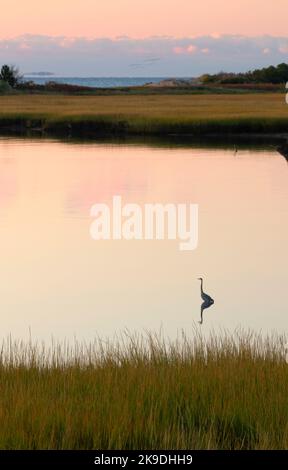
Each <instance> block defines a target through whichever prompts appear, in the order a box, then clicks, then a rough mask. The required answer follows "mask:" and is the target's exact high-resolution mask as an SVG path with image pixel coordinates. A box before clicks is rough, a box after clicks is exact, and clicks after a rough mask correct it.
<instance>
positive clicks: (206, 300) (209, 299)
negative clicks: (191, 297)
mask: <svg viewBox="0 0 288 470" xmlns="http://www.w3.org/2000/svg"><path fill="white" fill-rule="evenodd" d="M198 280H199V281H201V297H202V299H203V303H202V305H201V320H200V321H199V323H200V325H202V323H203V311H204V310H205V309H206V308H209V307H211V305H213V304H214V300H213V299H212V297H210V295H208V294H205V292H204V291H203V278H202V277H198Z"/></svg>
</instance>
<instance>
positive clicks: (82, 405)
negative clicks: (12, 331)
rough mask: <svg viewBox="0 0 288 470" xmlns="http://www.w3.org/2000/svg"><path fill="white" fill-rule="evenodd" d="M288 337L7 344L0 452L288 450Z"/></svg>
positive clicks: (1, 360)
mask: <svg viewBox="0 0 288 470" xmlns="http://www.w3.org/2000/svg"><path fill="white" fill-rule="evenodd" d="M285 343H286V339H285V337H283V336H282V337H279V336H270V337H266V338H264V337H262V336H260V335H255V334H253V333H244V332H239V333H237V332H236V333H234V334H233V335H228V334H222V335H221V336H217V335H212V336H211V337H210V338H208V339H207V340H205V339H204V338H203V337H201V336H200V335H199V334H197V333H194V334H193V335H192V336H191V337H190V338H188V337H187V336H185V335H183V336H181V337H180V338H179V339H178V340H176V341H173V342H171V341H170V342H169V341H167V340H164V339H163V338H162V337H161V335H160V336H159V335H158V336H157V335H153V334H147V335H144V336H141V335H138V336H137V335H127V334H126V335H124V336H123V337H122V338H120V339H115V340H114V341H112V342H105V341H104V342H102V341H100V340H96V341H95V342H94V343H92V344H84V343H77V342H75V344H73V345H69V344H68V343H62V344H59V343H54V344H52V345H51V347H50V348H47V346H43V345H41V344H40V345H39V344H38V345H37V344H33V343H32V342H29V343H21V342H13V341H11V340H10V339H9V340H7V341H6V342H4V343H3V345H2V348H1V354H0V416H1V427H0V448H1V449H93V448H94V449H95V448H97V449H287V448H288V406H287V400H288V399H287V397H288V365H287V363H286V360H285Z"/></svg>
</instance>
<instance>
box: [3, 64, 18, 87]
mask: <svg viewBox="0 0 288 470" xmlns="http://www.w3.org/2000/svg"><path fill="white" fill-rule="evenodd" d="M21 78H22V77H21V75H20V73H19V70H18V69H17V67H15V66H14V65H3V66H2V68H1V71H0V80H3V82H6V83H8V84H9V85H10V86H11V87H12V88H15V87H16V86H17V85H18V84H19V82H20V80H21Z"/></svg>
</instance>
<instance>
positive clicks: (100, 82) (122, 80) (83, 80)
mask: <svg viewBox="0 0 288 470" xmlns="http://www.w3.org/2000/svg"><path fill="white" fill-rule="evenodd" d="M165 78H167V77H54V75H52V76H51V77H37V76H32V77H29V76H25V80H33V82H35V83H38V84H39V85H44V84H45V83H46V82H50V81H53V82H57V83H68V84H69V85H80V86H89V87H94V88H113V87H122V86H124V87H126V86H128V87H129V86H142V85H145V84H146V83H151V82H153V83H158V82H160V81H161V80H165Z"/></svg>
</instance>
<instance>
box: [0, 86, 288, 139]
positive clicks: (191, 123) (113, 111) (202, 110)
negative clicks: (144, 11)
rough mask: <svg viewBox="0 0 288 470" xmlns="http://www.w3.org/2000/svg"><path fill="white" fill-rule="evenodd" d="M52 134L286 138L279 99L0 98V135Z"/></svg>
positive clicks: (287, 114) (285, 113)
mask: <svg viewBox="0 0 288 470" xmlns="http://www.w3.org/2000/svg"><path fill="white" fill-rule="evenodd" d="M5 128H6V129H7V128H19V129H20V130H25V129H27V130H30V129H37V130H38V131H39V130H40V131H43V132H47V133H52V134H60V135H63V134H64V135H72V136H85V137H86V136H87V137H90V136H95V135H142V136H143V135H153V136H167V135H169V134H177V135H179V134H180V135H185V134H192V135H207V134H225V135H226V134H229V133H230V134H233V133H235V134H241V133H242V134H243V133H244V134H248V133H250V134H267V133H272V134H275V133H288V107H287V104H286V102H285V95H284V93H283V94H282V95H281V94H272V93H270V94H255V95H251V94H244V95H188V96H182V95H177V96H173V95H161V96H154V95H145V96H65V95H60V96H57V95H56V96H54V95H53V96H50V95H39V96H38V95H31V96H27V95H15V96H14V95H13V96H12V95H11V96H0V130H1V129H5Z"/></svg>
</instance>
